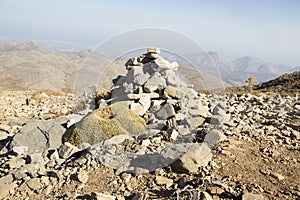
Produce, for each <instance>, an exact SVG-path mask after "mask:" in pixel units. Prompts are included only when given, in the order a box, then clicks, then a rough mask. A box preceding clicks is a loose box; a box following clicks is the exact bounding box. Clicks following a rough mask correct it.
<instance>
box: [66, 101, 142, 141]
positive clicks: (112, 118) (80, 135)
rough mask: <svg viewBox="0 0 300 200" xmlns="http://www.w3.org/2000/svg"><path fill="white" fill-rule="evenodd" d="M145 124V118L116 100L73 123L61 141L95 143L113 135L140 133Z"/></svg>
mask: <svg viewBox="0 0 300 200" xmlns="http://www.w3.org/2000/svg"><path fill="white" fill-rule="evenodd" d="M145 125H146V123H145V120H144V119H143V118H141V117H139V116H138V115H137V114H136V113H135V112H133V111H132V110H130V109H129V108H128V105H127V104H126V103H121V102H117V103H114V104H112V105H109V106H102V107H100V108H98V109H96V110H95V111H94V112H93V113H91V114H90V115H88V116H86V117H85V118H84V119H82V120H81V121H80V122H79V123H76V124H74V125H73V126H72V127H71V128H70V129H69V130H68V131H67V132H66V133H65V134H64V135H63V141H64V142H69V143H71V144H73V145H75V146H77V145H79V144H81V143H90V144H95V143H98V142H99V141H101V140H103V139H107V138H111V137H113V136H115V135H122V134H128V135H135V134H139V133H142V132H143V131H144V127H145Z"/></svg>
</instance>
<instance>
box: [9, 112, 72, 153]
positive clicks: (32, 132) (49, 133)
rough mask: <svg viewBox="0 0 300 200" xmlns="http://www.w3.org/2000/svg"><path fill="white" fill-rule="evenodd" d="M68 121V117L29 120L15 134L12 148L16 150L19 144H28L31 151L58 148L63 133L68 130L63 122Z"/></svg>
mask: <svg viewBox="0 0 300 200" xmlns="http://www.w3.org/2000/svg"><path fill="white" fill-rule="evenodd" d="M66 122H67V119H62V118H60V119H59V118H56V119H53V120H37V121H29V122H28V123H27V124H26V125H25V126H23V127H22V129H21V130H20V133H17V134H16V135H15V136H14V138H13V141H12V144H11V148H12V149H13V150H14V149H15V148H14V147H17V146H27V147H28V152H29V153H34V152H43V151H45V150H47V149H49V148H51V149H56V148H58V147H59V146H60V145H61V138H62V135H63V134H64V133H65V131H66V129H65V128H64V127H63V126H62V125H61V124H62V123H66ZM29 138H30V139H29Z"/></svg>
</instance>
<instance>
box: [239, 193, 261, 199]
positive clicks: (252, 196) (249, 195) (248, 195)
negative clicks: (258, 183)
mask: <svg viewBox="0 0 300 200" xmlns="http://www.w3.org/2000/svg"><path fill="white" fill-rule="evenodd" d="M264 199H265V198H264V197H263V196H262V195H260V194H252V193H245V194H243V196H242V200H264Z"/></svg>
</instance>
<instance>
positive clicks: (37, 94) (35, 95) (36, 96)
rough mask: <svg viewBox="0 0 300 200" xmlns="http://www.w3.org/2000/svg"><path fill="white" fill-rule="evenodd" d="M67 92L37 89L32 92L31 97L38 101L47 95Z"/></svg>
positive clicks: (63, 94)
mask: <svg viewBox="0 0 300 200" xmlns="http://www.w3.org/2000/svg"><path fill="white" fill-rule="evenodd" d="M67 94H68V93H67V92H64V91H54V90H38V91H35V92H34V93H33V94H32V96H31V98H32V99H34V100H36V101H38V100H41V99H45V98H47V96H65V95H67Z"/></svg>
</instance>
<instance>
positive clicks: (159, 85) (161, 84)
mask: <svg viewBox="0 0 300 200" xmlns="http://www.w3.org/2000/svg"><path fill="white" fill-rule="evenodd" d="M165 87H166V80H165V79H164V78H163V77H161V76H160V75H159V74H158V73H155V74H153V75H152V76H151V77H150V78H149V80H148V81H147V82H146V83H145V85H144V90H145V92H154V91H156V90H161V89H163V88H165Z"/></svg>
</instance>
